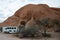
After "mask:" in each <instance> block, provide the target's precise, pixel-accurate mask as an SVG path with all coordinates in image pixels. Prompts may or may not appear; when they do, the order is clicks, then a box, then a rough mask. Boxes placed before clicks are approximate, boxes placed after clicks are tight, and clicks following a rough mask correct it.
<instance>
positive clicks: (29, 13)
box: [0, 4, 60, 27]
mask: <svg viewBox="0 0 60 40" xmlns="http://www.w3.org/2000/svg"><path fill="white" fill-rule="evenodd" d="M47 17H48V18H51V19H59V20H60V8H50V7H49V6H48V5H46V4H38V5H35V4H28V5H26V6H24V7H22V8H20V9H19V10H17V11H16V12H15V14H14V15H12V16H11V17H9V18H8V19H7V20H5V21H4V22H3V23H1V24H0V26H1V27H2V26H18V25H20V22H21V21H25V22H26V25H30V24H28V23H29V22H30V21H31V19H32V18H33V19H34V21H36V20H41V19H44V18H47ZM32 22H33V21H32ZM30 23H31V22H30ZM33 23H34V22H33ZM33 23H32V24H33Z"/></svg>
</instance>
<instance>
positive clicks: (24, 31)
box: [20, 25, 39, 37]
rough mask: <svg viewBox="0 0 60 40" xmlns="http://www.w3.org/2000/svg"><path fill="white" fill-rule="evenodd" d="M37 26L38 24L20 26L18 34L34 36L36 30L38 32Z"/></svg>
mask: <svg viewBox="0 0 60 40" xmlns="http://www.w3.org/2000/svg"><path fill="white" fill-rule="evenodd" d="M38 30H39V26H38V25H33V26H31V27H30V28H28V29H25V28H21V29H20V34H21V35H23V36H24V37H26V36H34V35H35V34H36V32H38Z"/></svg>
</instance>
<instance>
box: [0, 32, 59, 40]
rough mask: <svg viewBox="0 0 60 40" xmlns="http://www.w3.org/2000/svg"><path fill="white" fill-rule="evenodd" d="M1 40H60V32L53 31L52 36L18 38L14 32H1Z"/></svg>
mask: <svg viewBox="0 0 60 40" xmlns="http://www.w3.org/2000/svg"><path fill="white" fill-rule="evenodd" d="M0 40H60V33H54V32H52V33H51V37H50V38H47V37H45V38H39V39H38V38H37V39H36V38H18V37H16V36H15V35H14V34H6V33H0Z"/></svg>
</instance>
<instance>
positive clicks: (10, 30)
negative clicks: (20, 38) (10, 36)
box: [2, 26, 19, 33]
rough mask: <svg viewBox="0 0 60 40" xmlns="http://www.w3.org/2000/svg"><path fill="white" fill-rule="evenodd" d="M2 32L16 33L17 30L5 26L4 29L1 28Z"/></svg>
mask: <svg viewBox="0 0 60 40" xmlns="http://www.w3.org/2000/svg"><path fill="white" fill-rule="evenodd" d="M2 32H4V33H18V32H19V29H18V27H17V26H5V27H2Z"/></svg>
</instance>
